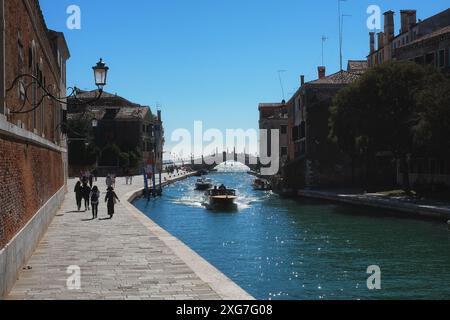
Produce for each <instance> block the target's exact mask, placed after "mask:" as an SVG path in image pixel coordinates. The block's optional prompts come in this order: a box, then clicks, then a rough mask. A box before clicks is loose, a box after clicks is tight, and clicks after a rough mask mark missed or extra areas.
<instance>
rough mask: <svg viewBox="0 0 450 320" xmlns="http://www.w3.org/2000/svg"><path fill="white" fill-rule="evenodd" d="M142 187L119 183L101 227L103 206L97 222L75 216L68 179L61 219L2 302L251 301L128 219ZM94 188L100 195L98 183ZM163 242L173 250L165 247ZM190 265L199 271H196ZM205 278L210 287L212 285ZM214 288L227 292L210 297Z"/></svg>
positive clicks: (151, 228)
mask: <svg viewBox="0 0 450 320" xmlns="http://www.w3.org/2000/svg"><path fill="white" fill-rule="evenodd" d="M142 180H143V179H142V178H135V179H134V181H133V182H134V185H133V186H129V185H128V186H126V185H125V179H118V181H117V184H116V193H117V194H118V196H119V198H121V203H120V204H118V205H117V207H116V215H115V216H114V218H113V219H112V220H104V219H105V218H107V215H106V205H105V204H104V203H102V204H101V205H100V208H99V218H100V219H99V220H95V221H92V220H91V217H92V215H91V213H90V212H75V211H74V209H75V208H76V204H75V199H74V193H73V192H72V191H73V187H74V184H75V180H70V182H69V186H68V187H69V193H68V194H67V196H66V199H65V201H64V203H63V205H62V208H61V210H60V212H59V213H58V214H57V216H56V217H55V219H54V220H53V222H52V223H51V225H50V227H49V229H48V231H47V233H46V235H45V237H44V238H43V239H42V241H41V243H40V244H39V246H38V248H37V250H36V251H35V253H34V254H33V256H32V258H31V259H30V260H29V262H28V264H27V267H26V268H24V270H23V271H22V272H21V274H20V277H19V280H18V281H17V283H16V284H15V287H14V288H13V290H12V291H11V293H10V295H9V296H8V297H7V299H52V300H53V299H67V300H76V299H83V300H84V299H122V300H123V299H131V300H142V299H144V300H147V299H157V300H162V299H170V300H174V299H186V300H192V299H195V300H201V299H215V300H217V299H227V298H230V297H233V296H237V297H241V298H251V297H250V296H248V295H247V294H246V293H245V292H244V291H243V290H242V289H240V288H239V287H237V286H236V285H235V284H234V283H232V282H231V281H230V280H229V279H228V278H226V277H225V276H224V275H222V274H221V273H220V272H218V271H217V270H216V269H215V268H214V267H212V266H210V265H209V264H207V263H206V262H205V261H204V260H203V259H202V258H200V257H199V256H196V254H195V253H193V252H191V251H190V249H189V248H186V247H185V246H184V245H183V244H181V243H180V242H179V241H178V240H177V239H175V238H173V237H172V238H170V237H169V236H170V235H168V234H167V235H165V236H164V233H163V232H164V231H162V229H161V230H160V229H158V228H159V227H158V226H156V225H155V224H154V223H153V222H152V221H151V220H149V219H147V218H146V217H144V216H143V215H141V214H140V213H139V212H133V208H132V206H131V205H130V204H129V203H128V202H127V200H128V199H126V197H128V196H129V195H130V193H132V192H133V191H134V190H137V189H138V188H139V186H141V185H142V184H143V181H142ZM97 184H98V186H99V187H100V188H101V190H103V189H105V183H104V179H101V180H99V181H98V182H97ZM127 194H128V195H127ZM103 197H104V194H103ZM136 211H137V210H136ZM161 235H163V236H161ZM164 237H165V238H170V241H172V242H170V243H175V245H173V246H171V245H170V244H169V245H168V243H169V242H168V241H166V240H167V239H166V240H165V239H164ZM173 248H175V251H174V249H173ZM177 251H178V252H177ZM175 252H177V253H175ZM180 257H181V258H180ZM185 261H187V263H186V262H185ZM70 266H79V267H80V269H81V289H80V290H69V289H68V287H67V279H68V277H69V276H70V274H68V273H67V271H68V267H70ZM193 266H194V268H193ZM195 266H199V267H198V268H197V269H198V270H196V271H195V270H194V269H195V268H196V267H195ZM201 272H205V273H207V274H204V275H203V274H202V273H201ZM205 277H206V279H208V278H207V277H210V278H211V277H212V278H214V279H215V280H213V281H212V282H211V283H212V284H211V283H209V282H208V281H207V280H206V281H205V280H204V279H205ZM221 283H222V284H224V287H227V288H228V293H226V294H223V292H222V293H220V290H217V288H220V287H221ZM214 286H215V289H213V288H212V287H214Z"/></svg>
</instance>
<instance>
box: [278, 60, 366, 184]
mask: <svg viewBox="0 0 450 320" xmlns="http://www.w3.org/2000/svg"><path fill="white" fill-rule="evenodd" d="M366 67H367V64H366V62H365V61H350V62H349V64H348V67H347V70H342V71H339V72H337V73H334V74H331V75H329V76H327V75H326V69H325V67H322V66H320V67H318V79H317V80H314V81H310V82H305V78H304V76H301V80H300V81H301V83H300V88H299V89H298V90H297V92H296V93H295V94H294V95H293V97H292V98H291V99H290V100H289V101H288V102H287V105H288V106H289V110H288V123H289V128H290V132H289V135H288V150H289V156H288V163H287V165H286V167H285V170H284V171H285V174H284V176H285V188H287V189H291V190H299V189H303V188H319V187H334V186H342V185H345V184H350V183H351V178H352V177H351V166H350V165H349V160H348V159H347V157H346V156H345V155H344V154H342V152H340V151H339V149H338V147H337V146H336V145H335V144H334V143H333V142H332V141H330V139H329V134H330V132H329V117H330V112H329V109H330V106H331V104H332V100H333V97H334V96H335V95H336V94H337V92H338V91H339V90H340V89H342V88H343V87H345V86H347V85H348V84H349V83H351V82H353V81H355V80H357V79H358V78H359V76H360V75H361V74H362V73H363V72H364V70H365V69H366Z"/></svg>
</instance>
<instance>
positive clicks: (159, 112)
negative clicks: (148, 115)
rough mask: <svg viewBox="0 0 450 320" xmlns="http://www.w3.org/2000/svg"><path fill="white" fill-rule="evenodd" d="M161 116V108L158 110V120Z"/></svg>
mask: <svg viewBox="0 0 450 320" xmlns="http://www.w3.org/2000/svg"><path fill="white" fill-rule="evenodd" d="M161 120H162V117H161V110H158V121H159V122H161Z"/></svg>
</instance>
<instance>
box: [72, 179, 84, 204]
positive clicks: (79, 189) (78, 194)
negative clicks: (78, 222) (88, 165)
mask: <svg viewBox="0 0 450 320" xmlns="http://www.w3.org/2000/svg"><path fill="white" fill-rule="evenodd" d="M73 192H75V199H76V201H77V208H78V211H80V210H81V200H82V199H83V187H82V186H81V181H78V182H77V184H76V185H75V188H74V190H73Z"/></svg>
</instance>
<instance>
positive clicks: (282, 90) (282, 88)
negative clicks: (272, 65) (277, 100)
mask: <svg viewBox="0 0 450 320" xmlns="http://www.w3.org/2000/svg"><path fill="white" fill-rule="evenodd" d="M285 72H286V70H278V79H279V80H280V87H281V94H282V95H283V100H285V99H286V98H285V95H284V86H283V80H282V79H281V74H282V73H285Z"/></svg>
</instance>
